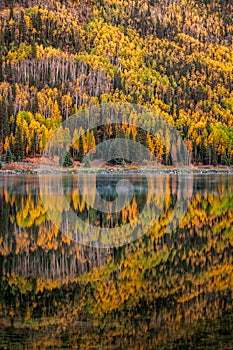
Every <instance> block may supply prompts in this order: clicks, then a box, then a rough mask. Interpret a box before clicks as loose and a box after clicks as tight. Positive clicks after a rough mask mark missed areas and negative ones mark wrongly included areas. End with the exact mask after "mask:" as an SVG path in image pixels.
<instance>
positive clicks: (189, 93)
mask: <svg viewBox="0 0 233 350" xmlns="http://www.w3.org/2000/svg"><path fill="white" fill-rule="evenodd" d="M232 12H233V2H232V0H150V1H141V0H127V1H126V0H115V1H113V0H98V1H94V0H93V1H92V0H84V1H81V0H74V1H71V0H60V1H58V0H57V1H55V0H38V1H34V0H21V1H20V0H17V1H13V0H0V43H1V45H0V46H1V51H0V156H2V159H7V160H9V159H10V160H11V159H15V160H22V159H23V158H24V157H26V156H33V155H40V154H41V152H42V151H43V148H44V146H45V144H46V141H47V140H48V138H49V136H50V135H51V134H52V132H53V130H54V129H55V128H56V127H57V126H58V125H59V124H60V123H61V122H62V120H66V119H67V118H68V117H69V116H70V115H71V114H72V113H74V112H76V111H79V110H81V109H82V108H85V107H89V106H93V105H96V104H100V103H105V102H108V101H128V102H132V103H137V104H140V105H144V106H147V107H148V108H150V109H152V110H155V111H157V112H159V113H160V115H162V116H163V117H165V118H167V119H168V120H169V121H170V122H171V123H172V124H173V125H175V127H176V128H177V130H178V131H179V132H180V133H181V135H182V137H183V138H184V140H185V142H186V144H187V147H188V149H189V150H190V152H191V153H192V162H193V164H212V165H217V164H223V165H229V164H233V49H232V48H233V46H232V44H233V43H232V35H233V19H232V18H233V16H232ZM76 136H77V135H76ZM94 136H95V138H96V139H95V143H97V142H99V139H97V137H98V138H99V137H100V136H99V134H97V133H95V134H94ZM92 137H93V135H92ZM133 137H134V138H136V134H135V133H134V134H133ZM87 139H88V137H87V136H86V141H85V140H82V141H83V142H87ZM146 139H147V140H149V141H150V142H151V140H150V137H148V135H147V138H146ZM149 141H148V142H149ZM83 142H78V143H77V146H76V151H77V152H79V153H80V149H79V148H78V147H80V146H79V145H80V143H82V144H83ZM91 142H92V144H93V140H92V141H91ZM154 144H155V145H156V142H154ZM74 147H75V146H74ZM82 147H83V146H82ZM84 149H85V151H86V152H87V151H88V147H84ZM163 151H164V152H165V150H163ZM153 152H154V153H155V154H156V156H157V155H158V154H159V155H160V156H161V149H159V147H156V146H155V147H154V148H153ZM82 153H83V149H82ZM84 153H85V152H84Z"/></svg>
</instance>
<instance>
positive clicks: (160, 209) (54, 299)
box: [0, 175, 233, 349]
mask: <svg viewBox="0 0 233 350" xmlns="http://www.w3.org/2000/svg"><path fill="white" fill-rule="evenodd" d="M183 177H184V178H183V179H181V181H180V179H178V178H177V177H176V176H175V175H173V176H170V175H154V176H150V177H149V180H148V181H147V179H146V178H145V177H143V176H135V175H134V176H133V175H129V176H127V177H126V179H127V180H128V181H130V182H131V184H132V185H131V190H133V192H132V193H133V195H132V196H131V197H130V195H129V193H128V194H127V191H126V188H125V187H124V186H125V185H124V184H123V186H122V187H121V191H122V193H124V194H125V193H126V196H125V197H126V199H127V196H128V197H129V198H128V199H129V201H128V204H127V205H126V206H125V207H124V208H123V209H121V210H120V211H118V212H116V211H115V212H112V213H111V214H109V213H104V212H102V211H101V205H103V202H102V201H107V202H109V203H111V205H110V206H113V203H114V201H115V200H116V199H117V198H118V194H119V193H118V192H117V187H116V186H117V182H118V181H119V180H121V178H118V177H114V176H103V175H102V176H98V177H96V176H95V175H90V176H84V177H83V178H81V179H80V178H78V177H77V176H63V177H57V178H56V179H55V178H52V177H51V176H45V180H44V183H46V184H48V185H49V186H44V187H43V186H41V187H40V183H39V180H38V178H37V177H36V176H24V177H23V176H22V177H21V176H2V177H0V349H59V348H61V349H75V348H77V349H232V347H233V324H232V321H233V318H232V316H233V312H232V310H233V299H232V290H233V254H232V253H233V176H232V175H198V176H197V175H196V176H194V177H193V178H191V176H187V175H183ZM80 182H82V191H81V190H80V188H79V187H78V183H80ZM182 186H183V188H184V190H182V188H180V187H182ZM62 191H63V192H62ZM61 192H62V193H63V195H61ZM45 194H46V196H44V195H45ZM97 195H98V196H99V199H98V201H96V198H97ZM45 197H46V200H45ZM87 198H88V203H87V202H86V199H87ZM94 205H96V206H97V207H96V208H94V207H93V206H94ZM98 205H100V206H99V207H98ZM145 207H146V211H145V210H144V208H145ZM69 208H72V210H73V212H74V213H75V215H77V216H78V217H80V218H82V220H83V222H86V223H87V224H90V225H94V226H96V227H104V228H108V229H112V228H114V227H121V226H122V225H123V226H124V230H122V231H120V233H119V237H117V241H116V242H117V245H118V247H112V246H111V245H109V246H108V248H104V249H103V248H102V249H101V248H98V247H99V246H101V244H103V243H104V244H106V242H108V243H109V242H110V239H112V237H110V236H107V237H106V236H104V235H102V234H101V233H99V235H96V234H94V235H92V236H90V237H88V239H86V238H85V237H84V238H83V237H82V243H86V245H81V244H79V243H77V242H76V241H75V240H74V238H75V237H76V239H77V240H78V242H80V239H81V238H80V237H81V236H80V234H79V235H78V236H77V235H76V236H75V237H74V235H73V234H69V232H68V233H67V234H66V235H64V234H62V233H61V232H60V231H59V229H61V228H63V229H64V222H65V221H66V213H67V211H68V210H69ZM109 208H110V207H109ZM140 214H142V215H141V216H142V221H140V222H139V221H137V218H138V217H139V216H140ZM148 218H149V219H148ZM152 218H155V221H154V222H153V226H151V227H150V229H149V230H147V231H146V230H145V226H143V225H144V223H145V222H147V223H148V222H149V221H150V220H151V219H152ZM130 224H131V226H130ZM140 225H141V226H140ZM136 226H137V227H139V228H140V229H141V230H142V232H141V234H139V230H137V235H136V236H135V235H134V231H136ZM144 231H145V232H144ZM85 239H86V241H85ZM84 241H85V242H84ZM125 241H127V242H128V244H126V245H123V246H121V244H122V242H125ZM106 246H107V245H106Z"/></svg>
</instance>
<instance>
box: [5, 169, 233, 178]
mask: <svg viewBox="0 0 233 350" xmlns="http://www.w3.org/2000/svg"><path fill="white" fill-rule="evenodd" d="M61 174H63V175H69V174H70V175H71V174H74V175H75V174H77V175H79V174H99V175H125V174H129V175H131V174H132V175H134V174H135V175H136V174H138V175H142V174H146V175H153V174H162V175H163V174H164V175H166V174H168V175H174V174H184V175H185V174H187V175H188V174H192V175H200V174H203V175H205V174H206V175H211V174H216V175H217V174H218V175H219V174H232V175H233V168H230V167H229V168H219V167H216V168H201V167H184V168H175V167H174V168H171V167H170V168H114V167H112V168H94V167H93V168H50V169H40V168H37V167H36V168H34V169H28V168H27V169H22V168H21V169H0V176H1V175H5V176H6V175H38V176H39V175H61Z"/></svg>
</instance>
